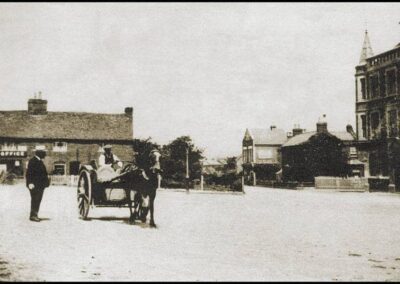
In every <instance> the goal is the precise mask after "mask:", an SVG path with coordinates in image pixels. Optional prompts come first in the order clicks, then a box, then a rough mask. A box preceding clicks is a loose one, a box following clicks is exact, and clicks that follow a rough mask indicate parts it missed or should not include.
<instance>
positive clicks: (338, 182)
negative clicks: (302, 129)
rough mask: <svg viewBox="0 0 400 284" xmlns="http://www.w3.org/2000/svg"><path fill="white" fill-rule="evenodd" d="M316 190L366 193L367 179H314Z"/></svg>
mask: <svg viewBox="0 0 400 284" xmlns="http://www.w3.org/2000/svg"><path fill="white" fill-rule="evenodd" d="M315 188H316V189H339V190H356V191H367V190H368V179H367V178H353V177H352V178H341V177H315Z"/></svg>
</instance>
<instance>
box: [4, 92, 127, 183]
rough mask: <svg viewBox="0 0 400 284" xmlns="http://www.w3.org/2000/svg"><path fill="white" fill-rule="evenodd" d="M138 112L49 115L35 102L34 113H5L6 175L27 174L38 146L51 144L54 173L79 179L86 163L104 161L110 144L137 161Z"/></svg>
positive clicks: (50, 164)
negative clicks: (135, 120) (101, 158)
mask: <svg viewBox="0 0 400 284" xmlns="http://www.w3.org/2000/svg"><path fill="white" fill-rule="evenodd" d="M132 141H133V108H131V107H127V108H125V112H124V113H121V114H104V113H87V112H51V111H47V101H46V100H44V99H41V97H39V98H36V97H35V98H34V99H29V101H28V110H20V111H0V172H1V171H6V172H11V173H14V174H16V175H17V176H20V177H22V176H24V174H25V170H26V167H27V161H28V160H29V159H30V158H31V157H32V156H33V154H34V152H33V151H34V148H35V146H36V145H45V146H46V149H47V150H48V152H47V157H46V159H45V165H46V167H47V170H48V172H49V174H51V175H76V174H77V173H78V170H79V165H80V164H85V163H89V162H90V161H91V160H94V159H96V160H97V159H98V157H99V154H100V153H101V151H102V146H104V144H111V145H113V153H115V154H116V155H117V156H118V157H119V158H120V159H121V160H127V161H128V160H129V161H131V160H132V159H133V154H134V151H133V148H132Z"/></svg>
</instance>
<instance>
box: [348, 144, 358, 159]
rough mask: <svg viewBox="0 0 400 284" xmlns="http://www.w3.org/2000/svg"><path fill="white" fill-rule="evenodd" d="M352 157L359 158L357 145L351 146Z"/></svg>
mask: <svg viewBox="0 0 400 284" xmlns="http://www.w3.org/2000/svg"><path fill="white" fill-rule="evenodd" d="M349 154H350V158H357V148H356V147H350V152H349Z"/></svg>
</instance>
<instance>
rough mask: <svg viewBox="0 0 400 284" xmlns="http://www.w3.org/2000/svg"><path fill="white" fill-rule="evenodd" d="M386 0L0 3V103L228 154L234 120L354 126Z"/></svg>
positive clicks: (380, 39) (387, 35)
mask: <svg viewBox="0 0 400 284" xmlns="http://www.w3.org/2000/svg"><path fill="white" fill-rule="evenodd" d="M399 21H400V4H398V3H1V4H0V38H1V40H0V62H1V64H0V99H1V101H0V109H1V110H23V109H27V100H28V99H29V98H32V97H33V95H34V93H35V92H38V91H41V92H42V94H43V98H44V99H47V100H48V110H49V111H83V112H100V113H122V112H123V111H124V108H125V107H127V106H131V107H133V108H134V138H148V137H151V138H152V140H153V141H154V142H157V143H159V144H165V143H169V142H170V141H172V140H173V139H175V138H176V137H179V136H182V135H189V136H190V137H191V138H192V139H193V141H194V143H195V145H197V146H198V147H199V148H201V149H203V150H204V153H205V155H206V156H207V157H210V158H211V157H224V156H232V155H239V154H240V153H241V143H242V139H243V136H244V133H245V130H246V128H267V127H270V126H271V125H276V126H277V127H278V128H282V129H284V130H285V131H291V129H292V128H293V126H294V124H300V127H301V128H305V129H306V130H308V131H312V130H314V129H315V123H316V122H317V121H318V118H319V117H320V116H321V115H322V114H326V116H327V122H328V129H330V130H343V131H344V130H345V128H346V125H347V124H352V125H353V127H354V128H355V114H354V110H355V105H354V102H355V87H354V73H355V66H356V65H357V64H358V62H359V57H360V53H361V47H362V43H363V39H364V32H365V29H366V28H367V29H368V34H369V37H370V41H371V45H372V49H373V51H374V54H378V53H380V52H383V51H385V50H388V49H391V48H393V47H394V46H395V45H396V44H397V43H398V42H400V24H399Z"/></svg>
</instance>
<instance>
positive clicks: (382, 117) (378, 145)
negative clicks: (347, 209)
mask: <svg viewBox="0 0 400 284" xmlns="http://www.w3.org/2000/svg"><path fill="white" fill-rule="evenodd" d="M355 69H356V73H355V97H356V133H357V140H358V150H359V153H360V159H362V160H363V161H365V162H366V163H367V164H368V168H369V169H368V170H367V172H366V175H370V176H385V177H390V182H391V184H392V187H394V185H396V187H397V188H400V167H399V164H400V143H399V142H398V140H399V138H400V137H399V133H400V132H399V127H400V121H399V109H400V100H399V95H400V90H399V83H400V44H397V45H396V46H394V48H392V49H390V50H387V51H385V52H382V53H380V54H377V55H373V52H372V48H371V44H370V41H369V38H368V33H367V31H366V32H365V39H364V43H363V47H362V52H361V56H360V62H359V64H358V65H357V66H356V67H355Z"/></svg>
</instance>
